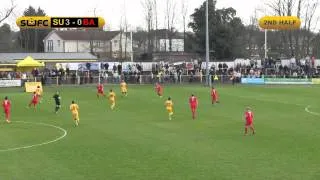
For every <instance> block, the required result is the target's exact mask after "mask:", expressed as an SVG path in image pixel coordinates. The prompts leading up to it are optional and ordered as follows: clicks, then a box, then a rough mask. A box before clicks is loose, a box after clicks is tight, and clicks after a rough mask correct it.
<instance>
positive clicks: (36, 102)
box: [29, 92, 39, 110]
mask: <svg viewBox="0 0 320 180" xmlns="http://www.w3.org/2000/svg"><path fill="white" fill-rule="evenodd" d="M38 102H39V96H38V95H37V93H36V92H34V93H33V95H32V100H31V102H30V103H29V107H31V105H33V107H34V110H36V105H37V104H38Z"/></svg>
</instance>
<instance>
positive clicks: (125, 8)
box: [123, 0, 128, 60]
mask: <svg viewBox="0 0 320 180" xmlns="http://www.w3.org/2000/svg"><path fill="white" fill-rule="evenodd" d="M123 10H124V35H125V44H124V59H125V60H126V59H127V48H128V47H127V44H128V19H127V7H126V0H125V1H124V8H123Z"/></svg>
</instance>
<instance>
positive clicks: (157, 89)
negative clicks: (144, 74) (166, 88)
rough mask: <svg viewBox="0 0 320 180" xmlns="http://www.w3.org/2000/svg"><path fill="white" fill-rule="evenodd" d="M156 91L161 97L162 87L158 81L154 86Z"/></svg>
mask: <svg viewBox="0 0 320 180" xmlns="http://www.w3.org/2000/svg"><path fill="white" fill-rule="evenodd" d="M155 90H156V93H157V95H158V96H159V97H160V98H162V94H163V88H162V86H161V85H160V84H159V83H156V87H155Z"/></svg>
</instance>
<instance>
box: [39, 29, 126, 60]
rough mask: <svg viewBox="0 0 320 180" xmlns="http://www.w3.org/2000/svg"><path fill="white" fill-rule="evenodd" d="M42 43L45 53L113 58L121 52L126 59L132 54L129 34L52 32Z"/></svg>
mask: <svg viewBox="0 0 320 180" xmlns="http://www.w3.org/2000/svg"><path fill="white" fill-rule="evenodd" d="M121 36H122V40H120V37H121ZM43 43H44V50H45V52H94V53H98V54H99V53H100V54H101V53H104V54H107V55H108V56H110V57H114V58H117V57H119V56H120V54H121V52H122V57H124V56H125V53H127V57H129V56H130V54H131V53H132V51H131V39H130V34H129V33H122V34H121V33H120V31H101V30H96V31H92V30H89V31H86V30H63V31H57V30H53V31H51V32H50V33H49V34H48V35H47V36H46V37H45V38H44V40H43ZM121 49H122V50H121Z"/></svg>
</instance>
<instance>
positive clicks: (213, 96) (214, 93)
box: [211, 87, 219, 104]
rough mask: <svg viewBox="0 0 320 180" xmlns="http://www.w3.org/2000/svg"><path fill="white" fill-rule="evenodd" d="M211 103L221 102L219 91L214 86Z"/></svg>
mask: <svg viewBox="0 0 320 180" xmlns="http://www.w3.org/2000/svg"><path fill="white" fill-rule="evenodd" d="M211 103H212V104H215V103H219V96H218V91H217V90H216V89H215V88H214V87H212V89H211Z"/></svg>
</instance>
